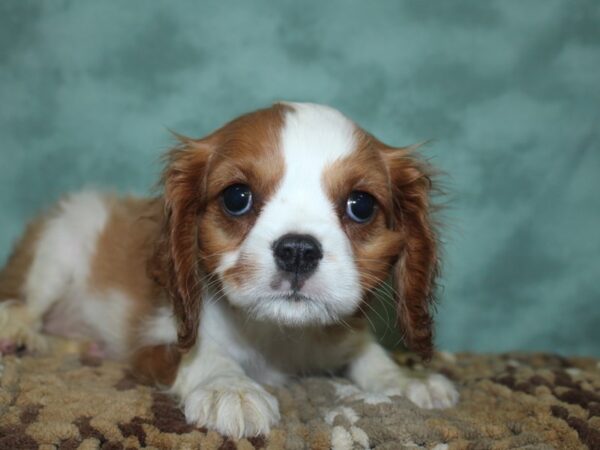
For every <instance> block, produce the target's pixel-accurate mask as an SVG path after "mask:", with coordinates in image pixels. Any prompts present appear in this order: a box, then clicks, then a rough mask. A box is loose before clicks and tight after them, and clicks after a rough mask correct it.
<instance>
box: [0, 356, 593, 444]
mask: <svg viewBox="0 0 600 450" xmlns="http://www.w3.org/2000/svg"><path fill="white" fill-rule="evenodd" d="M57 347H60V349H58V350H54V352H53V354H51V355H47V356H37V357H32V356H23V357H17V356H9V357H5V358H4V359H0V449H2V450H4V449H10V450H14V449H34V448H40V449H64V450H66V449H97V448H101V449H133V448H157V449H171V448H173V449H196V448H201V449H236V448H237V449H242V450H245V449H254V448H264V449H329V448H333V449H336V450H349V449H362V448H374V449H377V450H383V449H402V448H411V449H414V448H426V449H436V450H443V449H473V450H475V449H511V448H527V449H550V448H555V449H585V448H591V449H600V362H599V361H598V360H595V359H591V358H563V357H559V356H556V355H545V354H505V355H494V356H489V355H472V354H457V355H450V354H445V353H442V354H438V355H437V356H436V358H435V359H434V361H433V362H432V364H431V369H433V370H437V371H440V372H442V373H444V374H446V375H447V376H448V377H450V378H452V379H453V380H455V381H456V382H457V384H458V386H459V388H460V391H461V395H462V397H461V401H460V403H459V405H458V407H456V408H453V409H450V410H445V411H427V410H420V409H418V408H417V407H415V406H413V405H412V404H411V403H410V402H408V401H407V400H405V399H403V398H399V397H392V398H388V397H385V396H373V395H366V394H364V393H362V392H360V391H358V389H357V388H356V387H354V386H353V385H351V384H349V383H348V382H347V381H345V380H342V379H331V378H306V379H301V380H299V381H297V382H295V383H293V384H291V385H290V386H289V387H288V388H286V389H278V390H275V391H274V393H275V394H276V395H277V397H278V398H279V404H280V408H281V412H282V422H281V424H280V426H279V427H278V428H276V429H274V430H273V431H272V433H271V435H270V436H269V437H268V438H263V437H257V438H253V439H242V440H240V441H237V442H234V441H232V440H230V439H224V438H223V437H221V436H220V435H218V434H217V433H215V432H212V431H206V430H203V429H195V428H193V427H191V426H189V425H187V424H186V423H185V421H184V418H183V415H182V414H181V412H180V411H179V409H178V408H177V405H176V404H175V403H174V402H173V401H172V399H171V398H170V397H168V396H167V395H165V394H164V393H161V392H159V391H157V390H155V389H152V388H150V387H147V386H142V385H139V384H137V383H136V382H135V381H134V380H133V379H132V378H131V376H130V375H129V374H128V372H127V368H126V367H125V366H123V365H120V364H117V363H115V362H111V361H100V360H93V359H81V358H80V357H79V356H78V354H77V353H76V352H75V350H74V347H72V348H70V346H69V345H64V344H62V345H59V346H57ZM398 358H399V359H402V360H403V361H404V363H407V364H408V365H410V366H412V367H413V369H414V370H415V371H422V370H423V368H422V367H420V366H419V364H416V363H415V362H414V360H413V359H412V358H411V357H410V355H400V356H399V357H398Z"/></svg>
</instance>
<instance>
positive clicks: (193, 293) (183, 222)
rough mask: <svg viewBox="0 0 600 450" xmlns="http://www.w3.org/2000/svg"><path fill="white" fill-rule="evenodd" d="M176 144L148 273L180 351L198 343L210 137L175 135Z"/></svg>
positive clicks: (167, 163)
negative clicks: (163, 294) (160, 290)
mask: <svg viewBox="0 0 600 450" xmlns="http://www.w3.org/2000/svg"><path fill="white" fill-rule="evenodd" d="M177 138H178V139H179V141H180V144H179V145H178V146H176V147H175V148H174V149H172V150H171V151H170V152H168V153H167V155H166V157H165V168H164V171H163V175H162V179H161V182H162V185H163V189H164V217H163V223H162V229H161V232H160V236H159V239H158V242H157V244H156V248H155V251H154V255H153V257H152V258H151V259H150V261H149V267H148V268H149V274H150V276H151V277H152V278H153V279H155V280H156V281H157V282H158V283H159V284H160V285H162V286H163V287H164V288H165V289H166V291H167V293H168V295H169V297H170V301H171V303H172V306H173V313H174V315H175V318H176V320H177V340H178V346H179V349H180V350H181V351H187V350H189V349H190V348H191V347H192V346H193V345H194V343H195V342H196V337H197V335H198V325H199V322H200V312H201V301H202V300H201V295H202V280H201V273H200V268H199V266H198V264H199V258H198V251H199V245H198V244H199V243H198V219H199V215H200V214H202V210H203V208H204V207H205V192H206V171H207V166H208V164H209V160H210V155H211V153H212V145H211V144H210V142H209V140H208V139H202V140H193V139H188V138H185V137H181V136H177Z"/></svg>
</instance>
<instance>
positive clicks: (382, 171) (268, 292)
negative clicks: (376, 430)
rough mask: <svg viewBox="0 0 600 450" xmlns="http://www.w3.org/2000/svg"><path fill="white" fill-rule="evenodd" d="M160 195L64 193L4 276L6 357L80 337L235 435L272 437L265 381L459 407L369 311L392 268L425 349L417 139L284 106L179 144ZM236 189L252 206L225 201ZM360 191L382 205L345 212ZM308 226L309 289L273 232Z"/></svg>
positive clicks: (430, 240) (412, 336)
mask: <svg viewBox="0 0 600 450" xmlns="http://www.w3.org/2000/svg"><path fill="white" fill-rule="evenodd" d="M162 183H163V186H164V194H163V195H162V196H161V197H159V198H154V199H134V198H117V197H113V196H106V195H100V194H98V193H93V192H89V193H82V194H77V195H71V196H69V197H67V198H65V199H64V200H63V201H61V202H60V203H59V204H58V205H57V206H56V207H55V208H54V209H53V210H51V211H50V212H48V213H47V214H46V215H44V216H42V217H40V218H39V219H38V220H36V221H35V222H34V223H33V224H32V225H30V227H29V228H28V230H27V232H26V233H25V234H24V236H23V238H22V240H21V241H20V243H19V244H18V245H17V246H16V248H15V251H14V253H13V255H12V256H11V258H10V259H9V262H8V264H7V266H6V267H5V268H4V270H3V271H2V272H1V273H0V298H1V299H2V300H4V301H3V302H2V303H0V350H2V351H3V352H8V351H11V350H13V349H14V348H15V347H17V346H26V347H27V348H28V349H29V350H32V351H43V350H44V348H45V340H44V337H43V334H42V333H43V332H50V333H55V334H61V335H68V336H80V337H84V338H87V339H90V340H93V341H94V342H97V343H99V345H100V346H101V348H102V349H103V352H104V353H105V354H107V355H109V356H112V357H116V358H123V359H127V360H129V361H130V362H131V364H132V366H133V368H134V370H135V371H136V373H137V374H138V376H139V377H140V378H141V379H144V380H147V381H150V382H153V383H157V384H159V385H163V386H167V387H168V388H169V389H170V390H171V392H173V394H175V395H177V396H178V397H179V398H180V399H181V403H182V407H183V409H184V411H185V415H186V418H187V420H188V421H190V422H191V423H195V424H197V425H198V426H207V427H209V428H213V429H215V430H217V431H219V432H221V433H223V434H226V435H230V436H234V437H241V436H252V435H258V434H262V433H268V432H269V429H270V427H271V426H273V425H274V424H276V423H277V421H278V418H279V410H278V405H277V400H276V399H275V398H274V397H273V396H272V395H271V394H269V393H268V392H267V391H266V390H265V388H264V386H265V385H278V384H282V383H284V382H285V381H286V379H287V377H289V376H290V375H297V374H306V373H323V372H326V373H331V372H334V371H339V370H340V369H343V368H345V370H346V373H347V376H348V377H349V378H350V379H351V380H353V381H354V382H355V383H357V384H358V385H359V386H360V387H361V388H363V389H365V390H369V391H375V392H387V393H394V394H398V395H406V396H407V397H408V398H410V399H411V400H412V401H413V402H415V403H416V404H418V405H420V406H422V407H426V408H431V407H448V406H451V405H453V404H454V403H455V402H456V400H457V393H456V390H455V389H454V387H453V386H452V384H451V383H450V382H449V381H448V380H446V379H445V378H444V377H442V376H440V375H432V376H431V377H430V378H428V379H426V380H421V381H417V380H412V379H411V378H410V377H409V375H408V373H407V372H406V371H405V370H404V369H402V368H400V367H398V366H397V365H396V364H395V363H394V362H393V361H392V360H391V359H390V357H389V356H388V355H387V354H386V352H385V351H384V350H383V349H382V348H381V347H380V346H379V345H378V344H377V343H376V342H375V341H374V340H373V339H372V337H371V336H370V334H369V331H368V328H367V326H366V324H365V320H366V319H365V317H364V315H363V311H364V309H365V308H364V307H363V306H365V303H366V302H368V301H369V300H370V297H371V293H372V292H373V290H374V289H375V288H376V287H377V286H378V285H380V284H381V283H382V282H384V281H385V280H386V278H387V277H388V276H389V275H390V273H391V274H392V276H393V277H392V279H393V289H394V296H395V301H396V302H397V309H398V320H399V323H400V326H401V328H402V330H403V332H404V336H405V340H406V342H407V344H408V345H409V346H410V347H411V348H412V349H414V350H415V351H417V352H419V353H420V354H421V355H422V356H423V357H424V358H428V357H430V355H431V352H432V318H431V302H432V298H433V293H434V282H435V277H436V274H437V267H438V256H437V255H438V253H437V241H436V235H435V230H434V228H433V226H432V223H431V217H430V216H431V204H430V199H429V197H430V190H431V180H430V176H429V173H428V169H427V167H426V165H425V164H424V163H423V162H422V161H420V160H419V159H418V158H417V156H415V154H414V152H413V151H412V150H411V149H410V148H393V147H390V146H387V145H385V144H383V143H382V142H380V141H378V140H377V139H376V138H374V137H373V136H371V135H370V134H368V133H366V132H365V131H363V130H362V129H361V128H359V127H358V126H357V125H356V124H354V123H353V122H351V121H350V120H349V119H347V118H346V117H345V116H343V115H342V114H341V113H339V112H338V111H336V110H333V109H331V108H328V107H325V106H320V105H314V104H298V103H289V104H288V103H286V104H276V105H273V106H272V107H270V108H267V109H264V110H260V111H255V112H252V113H249V114H246V115H244V116H242V117H240V118H237V119H235V120H233V121H232V122H230V123H228V124H226V125H225V126H223V127H222V128H221V129H219V130H217V131H215V132H214V133H212V134H210V135H209V136H207V137H205V138H202V139H197V140H195V139H188V138H181V143H180V145H179V146H177V147H176V148H175V149H174V150H172V151H171V152H170V153H169V154H168V155H167V157H166V163H165V171H164V174H163V179H162ZM236 183H243V184H245V185H247V186H249V187H250V188H251V190H252V195H253V201H254V203H253V207H252V209H251V211H250V212H249V213H247V214H244V215H243V216H232V215H230V214H228V213H227V212H226V211H224V208H223V200H222V192H223V190H224V189H226V188H227V187H229V186H231V185H233V184H236ZM353 191H364V192H368V193H370V194H371V195H372V196H373V197H374V198H375V200H376V203H377V206H376V210H375V215H374V216H373V218H372V219H371V220H370V221H368V222H367V223H356V222H354V221H352V220H350V219H349V218H348V216H347V215H346V211H345V206H346V200H347V199H348V196H349V195H350V193H351V192H353ZM290 233H295V234H301V235H310V236H311V237H312V238H313V239H315V240H316V242H318V245H319V247H320V249H322V259H321V260H320V261H319V262H318V266H317V268H316V269H315V270H314V272H313V273H311V274H310V276H308V277H306V279H305V280H303V282H302V284H301V286H300V287H298V286H296V285H292V282H291V281H290V278H289V277H287V276H285V274H284V273H283V272H282V270H281V269H280V268H279V267H278V265H277V264H276V262H275V258H274V255H273V246H274V243H275V242H276V241H277V240H278V239H279V238H281V237H282V236H284V235H288V234H290Z"/></svg>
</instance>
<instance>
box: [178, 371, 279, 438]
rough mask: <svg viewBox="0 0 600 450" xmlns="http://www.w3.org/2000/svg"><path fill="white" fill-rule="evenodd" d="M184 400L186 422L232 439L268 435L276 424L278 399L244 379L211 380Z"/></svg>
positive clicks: (235, 377) (236, 377)
mask: <svg viewBox="0 0 600 450" xmlns="http://www.w3.org/2000/svg"><path fill="white" fill-rule="evenodd" d="M184 401H185V417H186V419H187V421H188V422H190V423H193V424H195V425H197V426H200V427H202V426H204V427H207V428H209V429H213V430H216V431H218V432H219V433H221V434H223V435H225V436H230V437H234V438H242V437H250V436H258V435H261V434H267V433H269V430H270V429H271V426H272V425H275V424H276V423H277V422H278V421H279V404H278V402H277V399H276V398H275V397H273V396H272V395H271V394H269V393H268V392H267V391H266V390H265V389H264V388H263V387H262V386H260V385H259V384H258V383H255V382H254V381H252V380H250V379H249V378H247V377H244V376H239V375H234V376H221V377H214V378H212V379H211V380H208V381H207V382H204V383H202V384H201V385H199V386H198V387H197V388H196V389H194V390H193V391H192V392H191V393H190V394H189V395H188V396H187V397H186V398H185V400H184Z"/></svg>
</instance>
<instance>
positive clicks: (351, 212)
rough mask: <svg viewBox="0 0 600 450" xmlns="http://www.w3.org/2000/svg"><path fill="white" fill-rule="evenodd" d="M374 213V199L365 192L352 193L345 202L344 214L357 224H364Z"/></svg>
mask: <svg viewBox="0 0 600 450" xmlns="http://www.w3.org/2000/svg"><path fill="white" fill-rule="evenodd" d="M374 213H375V198H373V196H372V195H371V194H369V193H367V192H362V191H353V192H352V193H351V194H350V196H349V197H348V200H347V202H346V214H347V215H348V217H350V219H351V220H353V221H354V222H357V223H366V222H368V221H369V220H371V218H372V217H373V214H374Z"/></svg>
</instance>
